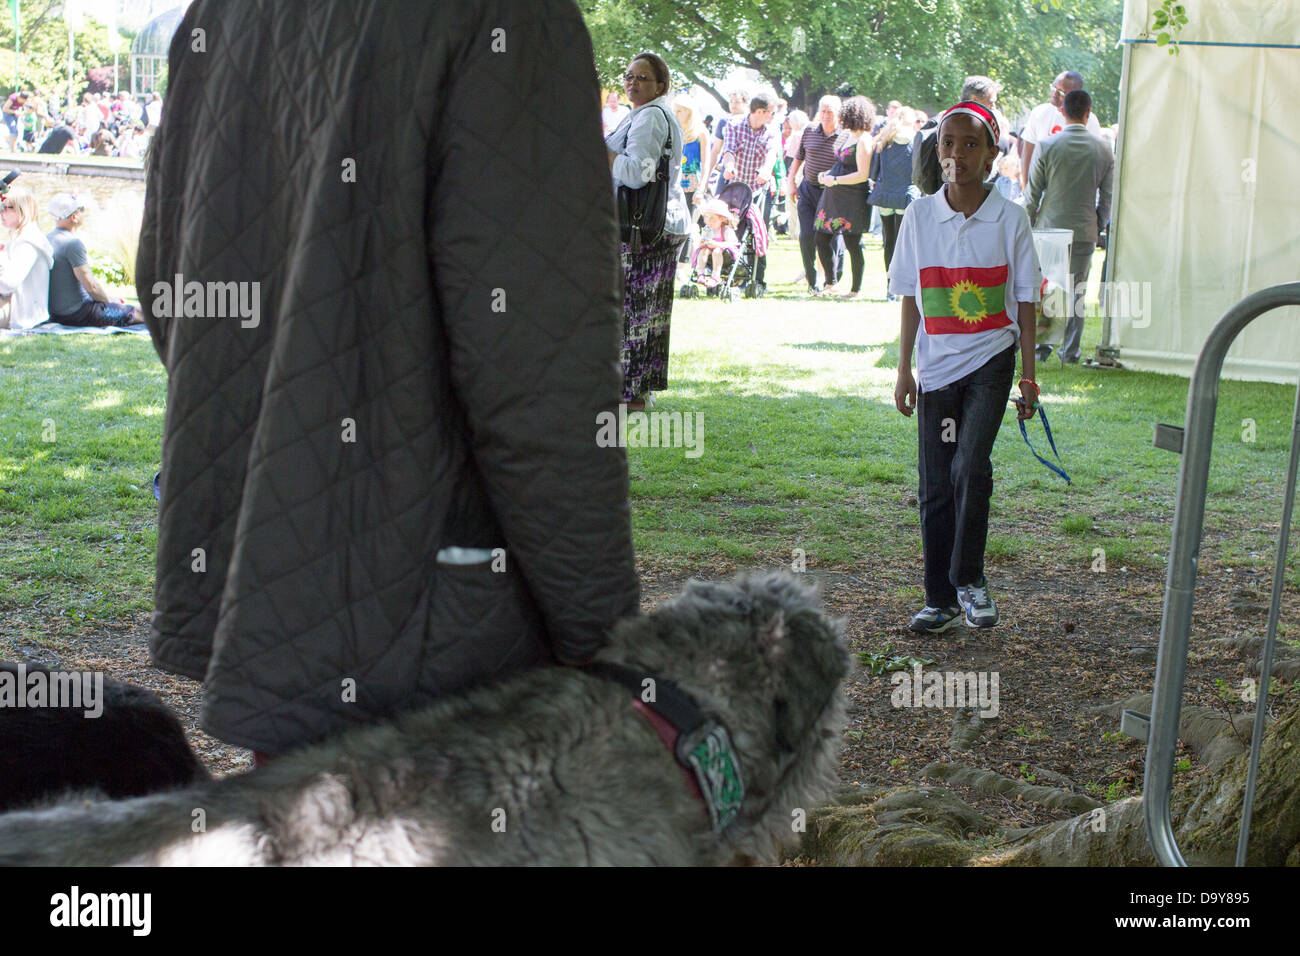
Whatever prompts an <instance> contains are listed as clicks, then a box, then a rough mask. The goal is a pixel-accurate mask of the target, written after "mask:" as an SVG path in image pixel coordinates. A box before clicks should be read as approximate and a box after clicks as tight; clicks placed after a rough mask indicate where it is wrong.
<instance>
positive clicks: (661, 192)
mask: <svg viewBox="0 0 1300 956" xmlns="http://www.w3.org/2000/svg"><path fill="white" fill-rule="evenodd" d="M655 109H657V110H659V111H660V112H661V113H663V114H664V116H665V117H666V118H667V119H668V138H667V139H666V140H664V150H663V153H662V154H661V155H660V157H659V165H658V167H657V168H656V169H655V178H654V179H652V180H650V181H649V182H648V183H646V184H645V185H644V186H642V187H641V188H640V189H632V188H631V187H629V186H619V187H618V231H619V236H620V238H621V239H622V240H623V241H624V242H626V243H627V244H628V246H630V247H631V249H632V253H633V255H635V254H636V253H638V252H640V251H641V246H642V245H644V244H646V243H650V242H654V241H655V240H656V239H658V238H659V234H660V233H661V232H663V231H664V222H665V221H666V220H667V218H668V190H669V188H670V187H671V183H672V181H671V180H670V179H669V178H668V174H669V169H668V167H669V165H670V163H671V162H672V158H673V121H672V118H671V117H669V116H668V111H667V110H665V109H664V108H663V107H662V106H656V107H655ZM631 132H632V129H631V126H630V125H629V126H628V135H631Z"/></svg>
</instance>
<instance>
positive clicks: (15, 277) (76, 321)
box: [0, 183, 144, 330]
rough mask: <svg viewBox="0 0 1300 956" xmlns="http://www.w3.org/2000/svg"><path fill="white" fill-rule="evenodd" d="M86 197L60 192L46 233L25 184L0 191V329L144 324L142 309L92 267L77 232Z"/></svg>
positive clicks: (35, 202)
mask: <svg viewBox="0 0 1300 956" xmlns="http://www.w3.org/2000/svg"><path fill="white" fill-rule="evenodd" d="M86 207H87V201H86V199H85V198H84V197H82V196H78V195H77V194H75V193H60V194H59V195H57V196H55V197H54V198H53V199H51V200H50V202H49V210H48V211H49V213H50V216H51V217H52V218H53V219H54V228H53V229H52V230H51V231H50V232H48V233H46V232H42V231H41V228H40V226H39V224H38V222H37V217H38V216H39V214H40V209H39V206H38V203H37V199H36V196H35V194H34V193H33V192H32V191H31V190H30V189H28V188H27V187H26V186H24V185H22V184H21V183H15V184H14V185H11V186H9V188H8V190H7V191H6V192H4V194H3V195H0V226H2V227H3V228H4V229H5V230H7V235H5V238H4V244H3V248H0V329H4V328H8V329H16V330H25V329H33V328H35V327H36V326H38V325H41V324H43V323H45V322H53V323H57V324H59V325H72V326H78V327H83V328H84V327H99V328H104V327H108V326H116V327H121V328H125V327H127V326H131V325H140V324H142V323H143V322H144V317H143V316H142V315H141V313H140V310H139V309H138V308H136V307H134V306H131V305H128V304H127V302H126V300H125V299H121V298H114V297H111V296H110V295H109V294H108V290H107V289H106V288H105V287H104V284H103V283H102V282H101V281H100V280H99V278H98V277H97V276H96V275H95V273H94V271H93V270H92V269H91V267H90V262H89V258H88V256H87V254H86V246H85V243H83V242H82V241H81V240H80V239H79V238H77V235H76V233H77V231H78V230H79V229H80V228H81V227H82V225H83V224H84V223H85V219H86Z"/></svg>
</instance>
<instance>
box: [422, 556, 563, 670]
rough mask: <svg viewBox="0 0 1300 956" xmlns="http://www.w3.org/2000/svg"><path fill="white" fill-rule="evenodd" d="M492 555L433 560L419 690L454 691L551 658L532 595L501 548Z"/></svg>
mask: <svg viewBox="0 0 1300 956" xmlns="http://www.w3.org/2000/svg"><path fill="white" fill-rule="evenodd" d="M497 555H498V556H497V558H495V559H494V560H492V561H483V562H478V563H475V564H462V563H456V564H452V563H446V562H444V561H439V562H438V564H437V566H436V570H435V572H434V581H433V591H432V594H431V596H430V607H429V619H428V620H429V624H428V631H427V634H426V651H425V654H424V655H423V659H422V665H421V674H420V691H421V693H422V694H431V695H435V696H441V695H443V694H450V693H454V692H456V691H457V690H459V689H461V688H462V687H467V686H469V685H472V684H477V683H481V682H483V681H487V680H492V679H495V678H498V677H504V676H506V675H507V674H509V673H511V672H513V671H516V670H521V669H523V668H526V667H531V666H535V665H537V664H539V663H542V662H544V661H546V660H548V659H549V658H550V653H549V650H548V648H547V644H546V641H545V637H544V634H543V632H542V625H541V617H540V615H539V614H538V613H537V609H536V607H535V605H534V604H533V599H532V596H531V595H530V594H529V592H528V589H527V587H526V586H525V585H524V583H523V580H522V578H521V576H520V574H519V572H518V570H517V569H515V568H513V567H511V566H510V565H511V562H510V561H509V559H508V556H507V554H506V552H505V551H504V550H503V549H499V550H498V551H497ZM494 565H495V566H496V568H498V570H493V568H494Z"/></svg>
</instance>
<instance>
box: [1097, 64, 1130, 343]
mask: <svg viewBox="0 0 1300 956" xmlns="http://www.w3.org/2000/svg"><path fill="white" fill-rule="evenodd" d="M1120 42H1121V45H1122V46H1123V47H1124V58H1123V62H1122V65H1121V66H1120V74H1119V133H1118V134H1117V135H1116V138H1115V177H1114V186H1113V188H1112V190H1111V197H1110V225H1109V226H1107V227H1106V231H1107V236H1106V275H1105V276H1104V278H1105V279H1106V280H1107V281H1109V282H1110V283H1111V284H1112V285H1113V284H1114V282H1115V266H1116V263H1117V261H1118V259H1119V255H1118V254H1119V242H1118V241H1117V240H1118V237H1119V217H1120V213H1121V211H1123V209H1124V207H1123V206H1122V205H1121V204H1120V194H1121V193H1122V192H1123V189H1124V130H1125V129H1126V128H1127V126H1128V123H1127V119H1128V71H1129V56H1130V55H1131V54H1132V52H1133V45H1132V44H1131V43H1124V42H1123V41H1122V40H1121V41H1120ZM1101 295H1102V297H1103V299H1105V301H1104V302H1103V303H1102V310H1101V344H1100V345H1099V346H1097V359H1098V361H1102V360H1103V359H1109V360H1111V361H1114V362H1116V363H1117V362H1118V360H1119V349H1118V348H1117V347H1116V346H1115V344H1114V340H1113V339H1112V334H1113V330H1112V328H1111V317H1112V313H1113V312H1114V302H1115V297H1114V296H1108V295H1106V285H1105V283H1103V284H1102V287H1101Z"/></svg>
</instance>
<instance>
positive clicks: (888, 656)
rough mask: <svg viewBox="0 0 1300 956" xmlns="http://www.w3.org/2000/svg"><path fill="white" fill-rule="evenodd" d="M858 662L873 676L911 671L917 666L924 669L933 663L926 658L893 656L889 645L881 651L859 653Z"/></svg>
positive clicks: (891, 647)
mask: <svg viewBox="0 0 1300 956" xmlns="http://www.w3.org/2000/svg"><path fill="white" fill-rule="evenodd" d="M858 662H859V663H860V664H861V665H862V666H863V667H865V668H866V669H867V670H869V671H871V673H873V674H887V673H889V672H890V671H902V670H911V669H912V668H913V667H916V666H918V665H919V666H921V667H926V666H928V665H930V664H933V663H934V661H932V660H930V659H929V658H928V657H904V656H902V655H901V654H895V653H894V648H893V645H891V644H886V645H885V649H884V650H883V651H878V652H877V651H860V652H859V653H858Z"/></svg>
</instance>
